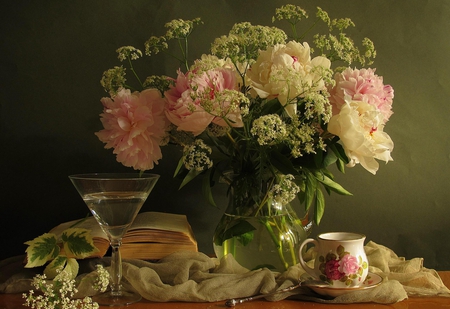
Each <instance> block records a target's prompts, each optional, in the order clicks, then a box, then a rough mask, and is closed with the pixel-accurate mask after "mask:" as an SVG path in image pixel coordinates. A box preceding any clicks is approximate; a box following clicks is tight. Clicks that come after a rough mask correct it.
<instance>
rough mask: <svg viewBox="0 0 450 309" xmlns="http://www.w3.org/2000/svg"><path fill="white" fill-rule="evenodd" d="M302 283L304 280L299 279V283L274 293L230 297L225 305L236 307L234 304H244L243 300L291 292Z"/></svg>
mask: <svg viewBox="0 0 450 309" xmlns="http://www.w3.org/2000/svg"><path fill="white" fill-rule="evenodd" d="M301 285H302V282H301V281H299V283H298V284H295V285H291V286H289V287H287V288H284V289H281V290H277V291H275V292H272V293H268V294H261V295H256V296H250V297H244V298H233V299H228V300H227V301H226V302H225V306H227V307H234V306H236V305H237V304H242V303H243V302H246V301H251V300H255V299H258V298H263V297H267V296H270V295H274V294H278V293H285V292H289V291H292V290H295V289H296V288H298V287H300V286H301Z"/></svg>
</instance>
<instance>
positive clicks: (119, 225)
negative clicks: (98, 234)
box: [83, 191, 147, 240]
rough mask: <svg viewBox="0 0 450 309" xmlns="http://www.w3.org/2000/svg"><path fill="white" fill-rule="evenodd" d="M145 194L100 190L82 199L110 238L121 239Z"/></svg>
mask: <svg viewBox="0 0 450 309" xmlns="http://www.w3.org/2000/svg"><path fill="white" fill-rule="evenodd" d="M146 197H147V194H145V193H142V192H133V191H129V192H100V193H92V194H86V195H84V196H83V199H84V201H85V203H86V204H87V206H88V207H89V209H90V210H91V213H92V215H93V216H94V217H95V219H96V220H97V222H98V224H99V225H100V227H101V228H102V230H103V231H104V232H105V233H106V235H108V237H109V238H110V239H115V240H117V239H121V238H122V237H123V235H124V234H125V232H126V231H127V230H128V228H129V227H130V225H131V223H133V221H134V218H135V217H136V215H137V213H138V212H139V210H140V208H141V206H142V204H143V203H144V201H145V199H146Z"/></svg>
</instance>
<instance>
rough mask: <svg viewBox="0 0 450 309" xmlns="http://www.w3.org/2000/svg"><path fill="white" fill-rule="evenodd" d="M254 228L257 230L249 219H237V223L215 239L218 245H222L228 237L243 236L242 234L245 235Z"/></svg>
mask: <svg viewBox="0 0 450 309" xmlns="http://www.w3.org/2000/svg"><path fill="white" fill-rule="evenodd" d="M254 230H256V229H255V227H254V226H253V225H251V224H250V223H249V222H248V221H246V220H240V221H237V223H236V224H234V225H233V226H231V227H230V228H228V229H226V230H225V231H224V232H223V233H221V234H220V235H219V236H220V237H217V238H216V241H215V242H216V245H218V246H221V245H222V244H223V242H224V241H225V240H227V239H230V238H233V237H237V236H241V235H244V234H245V233H249V232H252V231H254ZM246 237H247V238H248V236H246Z"/></svg>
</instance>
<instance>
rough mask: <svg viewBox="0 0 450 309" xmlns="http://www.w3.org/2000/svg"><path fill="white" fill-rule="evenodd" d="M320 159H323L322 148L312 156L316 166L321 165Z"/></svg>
mask: <svg viewBox="0 0 450 309" xmlns="http://www.w3.org/2000/svg"><path fill="white" fill-rule="evenodd" d="M326 157H327V156H326ZM326 157H325V158H326ZM322 160H323V150H321V149H319V150H318V151H317V153H316V155H315V156H314V164H315V166H316V167H317V168H320V167H322Z"/></svg>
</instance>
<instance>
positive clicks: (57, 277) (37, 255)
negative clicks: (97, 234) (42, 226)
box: [23, 221, 109, 309]
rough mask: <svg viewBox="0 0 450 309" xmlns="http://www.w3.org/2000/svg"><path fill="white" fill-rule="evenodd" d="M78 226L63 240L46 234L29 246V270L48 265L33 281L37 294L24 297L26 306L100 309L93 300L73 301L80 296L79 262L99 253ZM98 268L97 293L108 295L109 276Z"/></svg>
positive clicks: (64, 233)
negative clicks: (106, 293)
mask: <svg viewBox="0 0 450 309" xmlns="http://www.w3.org/2000/svg"><path fill="white" fill-rule="evenodd" d="M79 222H81V221H79ZM76 224H78V222H77V223H75V224H74V225H73V226H72V227H70V228H68V229H66V230H64V231H63V232H62V234H61V236H60V237H59V238H58V236H57V235H55V234H53V233H44V234H43V235H41V236H39V237H36V238H35V239H33V240H30V241H27V242H25V244H26V245H28V247H27V249H26V253H27V264H26V265H25V267H26V268H32V267H38V266H43V265H45V264H46V263H48V264H47V265H46V267H45V269H44V273H43V274H42V275H40V274H37V275H36V276H35V277H34V278H33V281H32V286H33V287H34V290H30V291H29V293H28V294H23V298H25V299H26V302H25V304H24V305H25V306H28V307H31V308H36V309H41V308H42V309H44V308H46V309H47V308H54V309H75V308H76V309H94V308H99V306H98V304H97V303H96V302H93V301H92V299H91V298H90V297H85V298H83V299H73V297H74V296H75V294H76V293H77V292H78V290H77V289H76V280H75V278H76V276H77V274H78V269H79V265H78V262H77V259H83V258H86V257H89V256H92V255H93V254H95V253H96V252H98V249H97V248H96V247H95V246H94V243H93V240H92V237H91V234H90V231H89V230H87V229H80V228H76V227H74V226H76ZM61 248H62V250H61ZM96 268H97V269H96V273H97V277H96V279H95V281H94V282H93V283H92V285H93V288H94V289H95V290H97V291H99V292H104V291H106V289H107V288H108V286H109V273H108V272H107V270H106V269H104V268H103V266H101V265H97V266H96ZM35 292H37V293H35Z"/></svg>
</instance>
